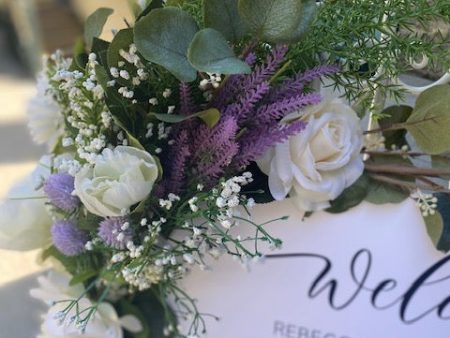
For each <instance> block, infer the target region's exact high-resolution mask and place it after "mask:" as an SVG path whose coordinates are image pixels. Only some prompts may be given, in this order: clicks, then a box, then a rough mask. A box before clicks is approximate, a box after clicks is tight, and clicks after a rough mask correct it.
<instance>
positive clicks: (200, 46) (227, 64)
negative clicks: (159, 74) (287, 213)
mask: <svg viewBox="0 0 450 338" xmlns="http://www.w3.org/2000/svg"><path fill="white" fill-rule="evenodd" d="M188 59H189V62H190V63H191V65H192V66H194V68H196V69H197V70H199V71H201V72H209V73H220V74H243V73H245V74H248V73H250V72H251V69H250V67H249V65H248V64H246V63H245V62H244V61H242V60H240V59H238V58H237V57H236V56H235V55H234V52H233V50H232V49H231V47H230V46H229V45H228V42H227V40H226V39H225V37H224V36H223V35H222V34H221V33H220V32H218V31H216V30H215V29H212V28H205V29H202V30H201V31H199V32H197V34H195V36H194V39H193V40H192V42H191V45H190V46H189V51H188Z"/></svg>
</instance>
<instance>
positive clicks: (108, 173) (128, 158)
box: [75, 146, 158, 217]
mask: <svg viewBox="0 0 450 338" xmlns="http://www.w3.org/2000/svg"><path fill="white" fill-rule="evenodd" d="M157 178H158V165H157V163H156V161H155V159H154V158H153V157H152V156H151V155H150V154H149V153H147V152H145V151H143V150H139V149H136V148H133V147H124V146H118V147H116V148H115V149H114V150H111V149H105V150H104V151H103V152H102V155H101V156H99V157H98V159H97V160H96V163H95V165H94V166H93V167H84V168H83V169H81V170H80V172H78V174H76V175H75V193H76V195H78V197H79V198H80V200H81V202H83V204H84V206H85V207H86V208H87V209H88V210H89V211H90V212H91V213H93V214H96V215H99V216H102V217H106V216H110V217H112V216H121V215H122V214H123V211H124V210H128V209H129V208H130V207H131V206H132V205H134V204H136V203H139V202H141V201H142V200H144V199H145V198H147V196H148V195H149V194H150V191H151V190H152V188H153V184H154V183H155V181H156V179H157Z"/></svg>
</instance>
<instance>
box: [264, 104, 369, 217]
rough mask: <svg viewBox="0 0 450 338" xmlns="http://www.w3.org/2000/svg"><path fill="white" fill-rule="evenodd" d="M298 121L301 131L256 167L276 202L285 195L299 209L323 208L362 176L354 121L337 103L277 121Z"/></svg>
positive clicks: (348, 110)
mask: <svg viewBox="0 0 450 338" xmlns="http://www.w3.org/2000/svg"><path fill="white" fill-rule="evenodd" d="M299 118H301V119H303V120H304V121H305V122H306V123H307V125H306V128H305V129H304V130H303V131H302V132H300V133H299V134H297V135H294V136H292V137H290V138H289V139H288V141H286V142H284V143H282V144H278V145H276V146H275V147H273V148H271V149H270V150H269V151H268V152H267V153H266V154H265V155H264V156H263V158H262V159H260V160H259V161H258V165H259V167H260V168H261V170H262V171H263V172H264V173H265V174H266V175H268V176H269V189H270V192H271V193H272V195H273V197H274V198H275V199H276V200H282V199H284V198H285V197H286V196H287V195H288V194H289V195H290V197H291V198H292V201H293V202H294V203H295V204H296V205H297V207H298V208H299V209H301V210H304V211H315V210H321V209H325V208H327V207H329V206H330V203H329V201H331V200H333V199H335V198H337V197H338V196H339V195H340V194H341V193H342V191H343V190H344V189H345V188H347V187H349V186H350V185H352V184H353V183H354V182H355V181H356V180H357V179H358V178H359V177H360V176H361V174H362V173H363V170H364V163H363V160H362V156H361V154H360V151H361V148H362V142H363V132H362V129H361V127H360V124H359V123H360V121H359V119H358V116H357V115H356V113H355V112H354V111H353V110H352V109H351V108H350V107H349V106H348V105H346V104H345V103H343V102H342V101H341V100H339V99H333V100H331V101H325V102H323V103H321V104H319V105H317V106H313V107H309V108H307V109H305V110H303V111H300V112H295V113H292V114H290V115H289V116H287V117H286V118H285V119H283V121H282V122H284V123H286V122H290V121H293V120H296V119H299Z"/></svg>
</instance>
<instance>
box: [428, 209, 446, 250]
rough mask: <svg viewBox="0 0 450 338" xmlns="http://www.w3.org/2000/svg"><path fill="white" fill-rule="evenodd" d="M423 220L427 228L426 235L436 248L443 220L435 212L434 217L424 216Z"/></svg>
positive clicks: (442, 227) (440, 235)
mask: <svg viewBox="0 0 450 338" xmlns="http://www.w3.org/2000/svg"><path fill="white" fill-rule="evenodd" d="M423 219H424V221H425V224H426V226H427V232H428V235H429V236H430V238H431V240H432V241H433V244H434V245H435V246H437V245H438V243H439V240H440V239H441V237H442V232H443V231H444V220H443V219H442V216H441V214H440V213H439V212H438V211H437V212H436V213H435V214H434V215H428V216H424V217H423Z"/></svg>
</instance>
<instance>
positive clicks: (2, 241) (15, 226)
mask: <svg viewBox="0 0 450 338" xmlns="http://www.w3.org/2000/svg"><path fill="white" fill-rule="evenodd" d="M49 159H50V157H48V156H45V157H42V158H41V160H40V163H41V164H42V165H41V164H39V165H38V166H37V167H36V169H35V170H34V171H33V172H32V173H31V175H30V176H28V177H27V178H26V179H25V180H23V181H22V182H19V183H18V184H16V185H15V186H13V187H12V188H11V190H10V192H9V193H8V195H7V198H6V199H5V200H4V201H3V202H1V204H0V248H2V249H7V250H19V251H25V250H34V249H37V248H43V247H46V246H47V245H49V244H50V243H51V234H50V227H51V225H52V219H51V218H50V216H49V214H48V212H47V209H46V206H45V202H46V201H47V199H46V198H39V197H44V196H45V194H44V192H43V191H42V189H39V190H35V188H36V187H37V186H38V185H39V183H41V182H42V180H43V178H46V177H47V176H48V175H49V174H50V171H49V170H48V169H47V168H46V165H48V164H49Z"/></svg>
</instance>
